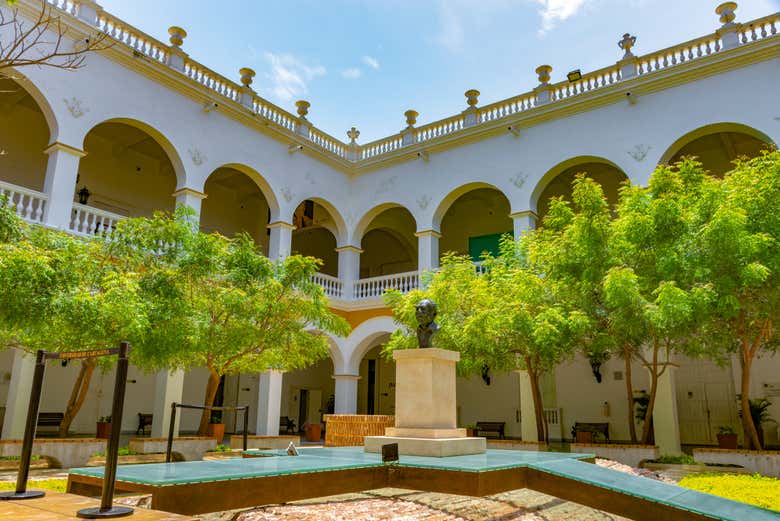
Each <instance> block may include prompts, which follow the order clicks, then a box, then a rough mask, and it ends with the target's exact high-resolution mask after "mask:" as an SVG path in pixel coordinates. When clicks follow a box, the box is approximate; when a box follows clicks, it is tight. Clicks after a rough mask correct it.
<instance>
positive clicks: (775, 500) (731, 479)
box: [678, 474, 780, 511]
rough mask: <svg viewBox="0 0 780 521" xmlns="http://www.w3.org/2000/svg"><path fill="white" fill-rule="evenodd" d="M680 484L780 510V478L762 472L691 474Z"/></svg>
mask: <svg viewBox="0 0 780 521" xmlns="http://www.w3.org/2000/svg"><path fill="white" fill-rule="evenodd" d="M678 484H679V485H680V486H681V487H685V488H689V489H691V490H698V491H699V492H706V493H708V494H713V495H715V496H720V497H725V498H727V499H733V500H735V501H741V502H743V503H748V504H750V505H755V506H758V507H761V508H768V509H770V510H777V511H780V479H776V478H769V477H766V476H762V475H760V474H754V475H752V476H747V475H731V474H691V475H688V476H685V477H684V478H683V479H681V480H680V482H679V483H678Z"/></svg>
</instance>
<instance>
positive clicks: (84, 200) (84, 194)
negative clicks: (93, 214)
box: [78, 186, 92, 204]
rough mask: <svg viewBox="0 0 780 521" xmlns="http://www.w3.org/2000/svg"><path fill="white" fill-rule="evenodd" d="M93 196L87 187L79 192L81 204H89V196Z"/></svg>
mask: <svg viewBox="0 0 780 521" xmlns="http://www.w3.org/2000/svg"><path fill="white" fill-rule="evenodd" d="M90 195H92V193H91V192H90V191H89V189H88V188H87V187H86V186H85V187H83V188H82V189H81V190H79V193H78V196H79V204H87V201H89V196H90Z"/></svg>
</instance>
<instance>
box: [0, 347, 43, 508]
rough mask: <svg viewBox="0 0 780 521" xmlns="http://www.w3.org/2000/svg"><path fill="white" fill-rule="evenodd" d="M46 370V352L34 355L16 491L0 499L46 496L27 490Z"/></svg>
mask: <svg viewBox="0 0 780 521" xmlns="http://www.w3.org/2000/svg"><path fill="white" fill-rule="evenodd" d="M45 369H46V351H43V350H40V351H38V352H37V353H36V355H35V372H34V373H33V382H32V390H31V391H30V405H29V406H28V407H27V424H26V425H25V426H24V441H23V442H22V458H21V460H20V461H19V473H18V474H17V475H16V491H15V492H5V493H2V494H0V499H6V500H15V499H33V498H36V497H43V496H44V495H46V493H45V492H43V491H41V490H29V491H28V490H27V477H28V476H29V475H30V461H31V460H32V450H33V443H35V429H36V428H37V426H38V409H39V407H40V404H41V390H42V388H43V373H44V371H45Z"/></svg>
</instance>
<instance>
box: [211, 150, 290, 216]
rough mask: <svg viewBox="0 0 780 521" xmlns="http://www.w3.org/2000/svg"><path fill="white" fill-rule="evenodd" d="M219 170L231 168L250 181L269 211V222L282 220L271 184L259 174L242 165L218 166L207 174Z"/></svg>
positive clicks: (227, 164) (277, 200) (277, 199)
mask: <svg viewBox="0 0 780 521" xmlns="http://www.w3.org/2000/svg"><path fill="white" fill-rule="evenodd" d="M220 168H231V169H233V170H236V171H238V172H241V173H242V174H244V175H245V176H247V177H248V178H249V179H251V180H252V182H253V183H255V184H256V185H257V187H258V188H259V189H260V192H261V193H262V194H263V197H264V198H265V200H266V202H267V203H268V209H269V210H271V222H272V223H273V222H277V221H280V220H283V219H282V215H281V207H280V206H279V198H278V197H276V192H274V189H273V188H272V187H271V184H270V183H269V182H268V181H267V180H266V178H265V177H263V175H262V174H261V173H260V172H258V171H257V170H255V169H254V168H252V167H250V166H247V165H245V164H243V163H225V164H224V165H220V166H218V167H217V168H215V169H214V170H212V171H211V173H210V174H209V177H211V175H212V174H213V173H214V172H216V171H217V170H219V169H220ZM205 181H208V177H207V178H206V180H205ZM205 181H204V183H203V186H205V185H206V183H205ZM285 222H286V221H285Z"/></svg>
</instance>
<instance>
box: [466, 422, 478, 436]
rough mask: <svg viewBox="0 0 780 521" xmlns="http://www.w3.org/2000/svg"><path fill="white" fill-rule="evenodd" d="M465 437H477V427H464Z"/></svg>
mask: <svg viewBox="0 0 780 521" xmlns="http://www.w3.org/2000/svg"><path fill="white" fill-rule="evenodd" d="M466 436H468V437H469V438H475V437H476V436H477V426H476V425H473V424H471V425H466Z"/></svg>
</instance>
